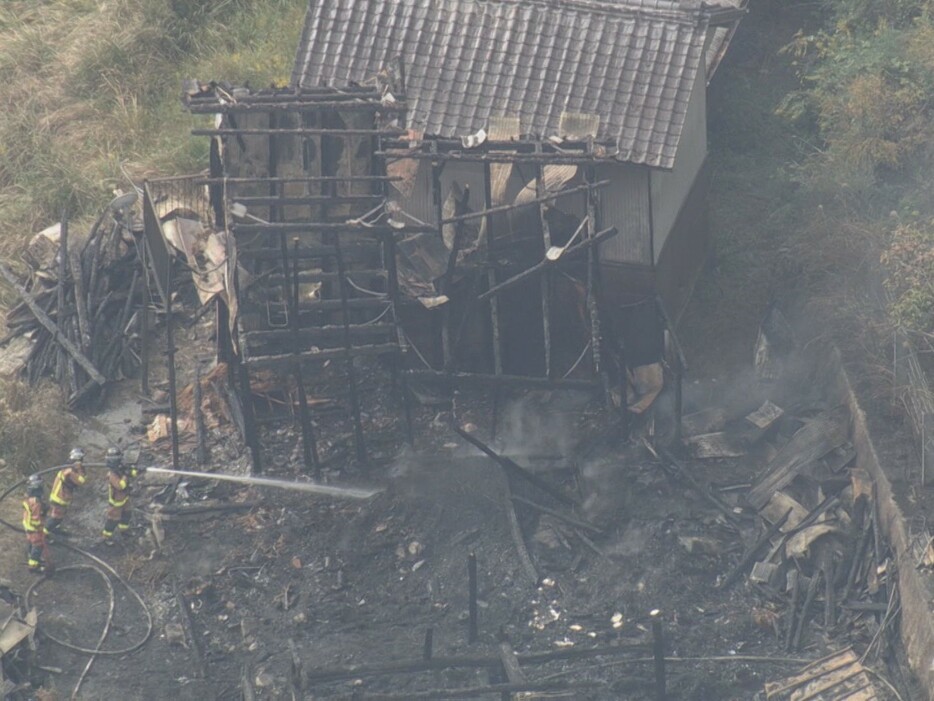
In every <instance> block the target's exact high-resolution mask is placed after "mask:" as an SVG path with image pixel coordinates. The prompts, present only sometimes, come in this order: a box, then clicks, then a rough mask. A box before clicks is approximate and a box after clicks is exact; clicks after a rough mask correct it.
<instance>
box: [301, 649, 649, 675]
mask: <svg viewBox="0 0 934 701" xmlns="http://www.w3.org/2000/svg"><path fill="white" fill-rule="evenodd" d="M650 650H651V646H650V645H646V644H644V643H637V644H636V643H634V644H624V645H611V646H604V647H593V648H573V649H570V648H569V649H564V650H554V651H549V652H534V653H519V654H517V655H516V658H517V659H518V661H519V664H522V665H540V664H547V663H548V662H557V661H560V660H567V661H571V660H585V659H589V658H592V657H619V656H623V655H628V654H637V653H645V652H648V651H650ZM500 664H501V659H500V657H499V655H496V656H492V655H476V656H460V657H432V658H431V659H429V660H426V659H418V660H403V661H401V662H389V663H386V664H380V665H350V666H347V667H334V668H331V669H321V670H317V671H311V672H309V674H308V677H307V682H308V684H309V685H312V684H327V683H330V682H338V681H345V680H347V679H358V678H359V679H366V678H368V677H380V676H387V675H393V674H415V673H418V672H429V671H432V670H441V669H480V668H483V667H496V666H499V665H500Z"/></svg>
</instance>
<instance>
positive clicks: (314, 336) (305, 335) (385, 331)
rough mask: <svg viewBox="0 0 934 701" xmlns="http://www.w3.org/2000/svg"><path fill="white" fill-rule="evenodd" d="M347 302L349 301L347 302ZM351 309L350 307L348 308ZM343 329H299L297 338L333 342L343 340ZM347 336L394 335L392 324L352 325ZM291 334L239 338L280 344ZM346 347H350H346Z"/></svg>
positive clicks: (252, 333) (275, 331)
mask: <svg viewBox="0 0 934 701" xmlns="http://www.w3.org/2000/svg"><path fill="white" fill-rule="evenodd" d="M348 301H349V300H348ZM349 308H352V307H349ZM344 332H345V329H344V328H342V327H340V326H317V327H308V328H303V329H299V332H298V334H299V338H300V339H301V341H302V343H311V342H314V341H322V340H335V339H341V338H343V335H344ZM346 332H347V335H348V336H350V338H352V339H360V338H370V339H372V338H373V337H374V336H377V337H387V338H388V337H392V335H393V334H394V333H395V325H394V324H370V325H369V326H366V325H358V324H355V325H352V326H349V327H348V328H347V329H346ZM291 334H292V332H291V331H289V330H288V329H273V330H271V331H246V332H244V333H242V334H241V335H240V337H241V338H242V339H243V340H244V341H246V342H247V343H250V344H252V343H280V342H282V341H285V340H287V339H288V338H289V336H290V335H291ZM348 347H352V345H351V346H348Z"/></svg>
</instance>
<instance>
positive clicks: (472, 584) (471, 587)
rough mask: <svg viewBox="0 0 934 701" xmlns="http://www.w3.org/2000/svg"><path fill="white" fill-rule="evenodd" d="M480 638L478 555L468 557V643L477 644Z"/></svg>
mask: <svg viewBox="0 0 934 701" xmlns="http://www.w3.org/2000/svg"><path fill="white" fill-rule="evenodd" d="M478 636H479V631H478V622H477V555H476V553H470V554H468V555H467V642H469V643H471V644H472V643H475V642H477V638H478Z"/></svg>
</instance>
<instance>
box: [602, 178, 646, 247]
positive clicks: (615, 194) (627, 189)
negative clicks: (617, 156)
mask: <svg viewBox="0 0 934 701" xmlns="http://www.w3.org/2000/svg"><path fill="white" fill-rule="evenodd" d="M648 173H649V171H648V169H646V168H642V167H639V166H634V165H630V164H627V163H618V164H617V163H612V164H605V165H599V166H597V168H596V178H597V180H598V181H599V180H609V181H610V184H609V185H607V186H606V187H604V188H603V189H602V190H600V206H599V209H598V223H597V226H598V228H600V229H605V228H608V227H611V226H615V227H616V228H617V229H618V230H619V233H618V234H617V235H616V236H614V237H613V238H611V239H610V240H608V241H606V242H605V243H603V244H601V245H600V259H601V260H603V261H607V262H612V263H635V264H641V265H651V264H652V240H651V229H650V222H651V216H650V212H649V177H648Z"/></svg>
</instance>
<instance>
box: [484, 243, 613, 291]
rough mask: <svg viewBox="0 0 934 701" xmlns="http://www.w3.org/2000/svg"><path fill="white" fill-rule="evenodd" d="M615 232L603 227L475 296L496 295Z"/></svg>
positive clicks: (581, 251)
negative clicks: (562, 251) (601, 229)
mask: <svg viewBox="0 0 934 701" xmlns="http://www.w3.org/2000/svg"><path fill="white" fill-rule="evenodd" d="M617 233H619V232H618V231H617V230H616V227H610V228H609V229H604V230H603V231H600V232H598V233H597V234H596V235H595V236H592V237H590V238H587V239H584V240H583V241H581V242H580V243H578V244H576V245H574V246H571V247H570V248H569V249H567V250H566V251H564V253H562V254H561V256H560V257H559V258H557V259H556V260H551V259H550V258H544V259H543V260H541V261H539V262H538V263H536V264H535V265H533V266H532V267H530V268H526V269H525V270H523V271H522V272H521V273H518V274H516V275H513V276H512V277H511V278H509V279H508V280H504V281H503V282H501V283H499V284H498V285H496V286H495V287H491V288H490V289H489V290H487V291H486V292H484V293H483V294H481V295H480V296H479V297H477V300H478V301H481V302H482V301H484V300H486V299H489V298H490V297H492V296H493V295H496V294H499V293H501V292H503V291H505V290H508V289H509V288H510V287H514V286H515V285H517V284H518V283H520V282H522V281H523V280H525V279H527V278H529V277H531V276H532V275H535V274H536V273H538V272H540V271H542V270H544V269H546V268H550V267H553V266H556V265H558V264H560V263H561V262H563V261H566V260H569V259H571V258H573V257H574V256H575V255H577V254H578V253H583V252H584V251H587V250H589V249H591V248H593V247H594V246H596V245H597V244H598V243H601V242H603V241H606V240H607V239H609V238H613V237H614V236H616V234H617Z"/></svg>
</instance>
